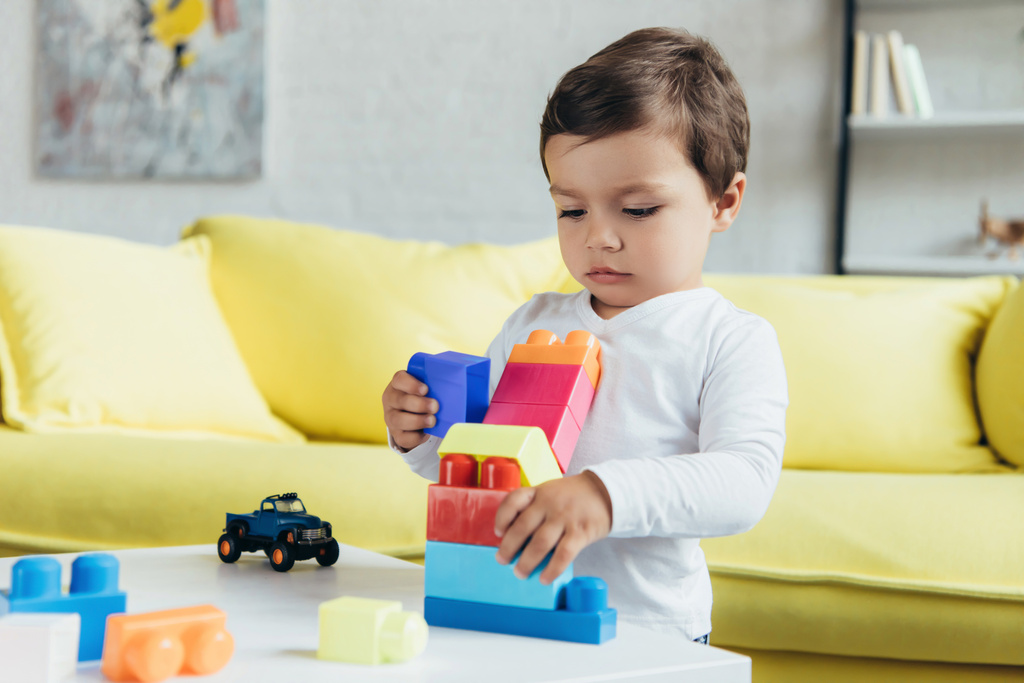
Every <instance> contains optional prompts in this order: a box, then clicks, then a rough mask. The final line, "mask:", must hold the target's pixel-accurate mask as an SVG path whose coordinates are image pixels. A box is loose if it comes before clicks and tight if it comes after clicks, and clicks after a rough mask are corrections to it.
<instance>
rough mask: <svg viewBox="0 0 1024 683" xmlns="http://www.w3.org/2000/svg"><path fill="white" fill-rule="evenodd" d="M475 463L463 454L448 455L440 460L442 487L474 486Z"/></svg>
mask: <svg viewBox="0 0 1024 683" xmlns="http://www.w3.org/2000/svg"><path fill="white" fill-rule="evenodd" d="M477 465H478V463H477V461H476V458H474V457H473V456H471V455H466V454H465V453H449V454H448V455H446V456H444V457H443V458H441V476H440V479H439V480H438V483H439V484H441V485H442V486H476V470H477Z"/></svg>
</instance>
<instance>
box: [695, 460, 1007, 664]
mask: <svg viewBox="0 0 1024 683" xmlns="http://www.w3.org/2000/svg"><path fill="white" fill-rule="evenodd" d="M701 546H702V547H703V548H704V552H705V555H706V556H707V559H708V566H709V567H710V569H711V577H712V584H713V587H714V593H715V603H714V611H713V615H712V623H713V624H714V631H713V635H712V640H713V641H714V642H715V643H716V644H718V645H722V646H725V647H729V646H737V647H749V648H757V649H763V650H792V651H797V652H818V653H827V654H837V655H847V656H865V657H881V658H897V659H916V660H926V661H944V662H968V663H970V662H975V663H987V664H1013V665H1022V664H1024V648H1022V647H1021V634H1022V633H1024V583H1022V582H1021V567H1024V475H1022V474H1019V473H1003V474H878V473H860V472H853V473H851V472H815V471H807V470H784V471H783V473H782V477H781V479H780V481H779V487H778V490H777V491H776V493H775V497H774V498H773V499H772V503H771V505H770V506H769V508H768V512H767V514H766V515H765V517H764V519H762V520H761V522H760V523H758V525H757V526H755V527H754V529H753V530H752V531H749V532H747V533H744V534H740V535H737V536H731V537H726V538H715V539H705V540H703V541H701Z"/></svg>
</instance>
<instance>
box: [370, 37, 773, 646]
mask: <svg viewBox="0 0 1024 683" xmlns="http://www.w3.org/2000/svg"><path fill="white" fill-rule="evenodd" d="M749 130H750V124H749V119H748V118H747V109H746V103H745V100H744V97H743V93H742V91H741V89H740V87H739V84H738V83H737V82H736V79H735V77H734V76H733V75H732V73H731V71H730V70H729V68H728V66H727V65H726V64H725V61H724V60H723V59H722V57H721V56H720V55H719V53H718V52H717V51H716V50H715V48H714V47H713V46H712V45H711V44H710V43H708V42H707V41H706V40H704V39H702V38H699V37H695V36H692V35H690V34H688V33H686V32H684V31H678V30H670V29H664V28H650V29H642V30H639V31H635V32H633V33H630V34H629V35H627V36H625V37H624V38H622V39H621V40H619V41H617V42H615V43H613V44H612V45H610V46H608V47H607V48H605V49H604V50H602V51H600V52H598V53H597V54H595V55H594V56H592V57H591V58H590V59H588V60H587V61H586V62H585V63H584V64H582V65H580V66H578V67H576V68H574V69H572V70H570V71H569V72H568V73H566V74H565V75H564V76H563V77H562V79H561V80H560V81H559V83H558V85H557V87H556V88H555V91H554V93H553V94H552V95H551V96H550V97H549V98H548V104H547V109H546V110H545V112H544V116H543V119H542V121H541V141H540V151H541V160H542V163H543V166H544V172H545V175H546V176H547V178H548V180H549V181H550V183H551V197H552V199H553V200H554V203H555V209H556V215H557V224H558V238H559V244H560V247H561V252H562V259H563V261H564V262H565V265H566V267H567V268H568V270H569V272H570V273H571V274H572V276H573V278H575V279H576V281H577V282H579V283H580V284H581V285H583V287H584V289H583V290H582V291H581V292H579V293H576V294H558V293H552V292H548V293H544V294H538V295H536V296H534V297H533V298H532V299H531V300H530V301H529V302H527V303H526V304H524V305H523V306H522V307H520V308H519V309H518V310H517V311H516V312H515V313H513V314H512V315H511V317H509V319H508V320H507V321H506V322H505V324H504V326H503V327H502V330H501V332H500V333H499V334H498V336H497V338H496V339H495V340H494V341H493V342H492V343H491V346H490V348H489V349H488V351H487V355H488V356H489V357H490V359H491V367H492V376H491V391H492V392H493V390H494V387H495V386H496V383H497V379H498V378H500V376H501V372H502V370H503V368H504V364H505V361H506V359H507V358H508V355H509V353H510V352H511V350H512V346H513V345H514V344H516V343H524V342H525V341H526V338H527V336H528V335H529V333H530V332H531V331H532V330H535V329H545V330H550V331H552V332H554V333H555V334H557V335H558V336H559V338H561V339H564V338H565V335H566V334H567V333H568V332H569V331H571V330H574V329H583V330H587V331H589V332H591V333H593V334H594V335H595V336H596V337H597V338H598V340H599V341H600V343H601V358H602V362H601V365H602V375H601V382H600V386H599V387H598V391H597V393H596V395H595V397H594V402H593V404H592V405H591V408H590V412H589V414H588V416H587V418H586V421H585V422H584V424H583V428H582V431H581V433H580V438H579V441H578V442H577V445H576V449H575V451H574V455H573V458H572V461H571V463H570V467H569V469H568V471H567V472H566V474H565V476H564V477H563V478H562V479H560V480H555V481H550V482H547V483H544V484H542V485H540V486H536V487H527V488H521V489H518V490H515V491H513V492H512V493H510V494H509V495H508V497H507V498H506V499H505V501H504V502H503V503H502V505H501V507H500V508H499V509H498V513H497V518H496V520H495V527H496V528H495V533H496V534H497V535H498V536H500V537H502V540H501V545H500V547H499V549H498V554H497V559H498V561H499V562H501V563H508V562H510V561H511V560H512V559H513V558H514V557H515V555H516V553H517V552H518V551H519V550H520V549H522V554H521V555H520V557H519V559H518V561H517V562H516V565H515V571H516V574H517V576H520V577H524V576H528V575H529V574H530V572H531V571H532V570H533V569H534V568H535V567H536V566H537V565H538V564H540V562H541V561H542V560H543V558H544V557H545V556H546V555H547V554H548V553H549V552H552V551H553V552H554V554H553V556H552V558H551V561H550V563H549V564H548V567H547V568H546V569H545V571H544V572H543V573H542V574H541V577H540V579H541V581H543V582H550V581H551V580H553V579H554V578H555V577H556V576H558V575H559V574H560V573H561V572H562V571H564V570H565V568H566V567H567V566H568V565H569V563H570V562H573V561H575V563H576V564H575V573H576V574H577V575H593V576H599V577H601V578H603V579H604V580H605V581H606V582H607V583H608V589H609V603H610V605H611V606H613V607H616V608H618V610H619V618H620V619H622V620H624V621H630V622H633V623H637V624H640V625H642V626H645V627H647V628H653V629H657V630H663V631H671V632H675V633H679V634H681V635H684V636H685V637H687V638H689V639H692V640H696V641H698V642H704V643H706V642H707V634H708V633H709V632H710V630H711V581H710V577H709V574H708V569H707V564H706V562H705V560H704V554H703V552H702V551H701V549H700V545H699V539H700V538H702V537H707V536H724V535H728V534H736V533H740V532H743V531H746V530H748V529H750V528H751V527H753V526H754V524H756V523H757V521H758V520H759V519H760V518H761V517H762V516H763V515H764V513H765V510H766V509H767V507H768V503H769V501H770V500H771V496H772V493H773V492H774V490H775V486H776V483H777V482H778V477H779V472H780V469H781V467H782V451H783V445H784V443H785V431H784V426H785V411H786V407H787V405H788V395H787V385H786V375H785V369H784V367H783V363H782V354H781V352H780V350H779V345H778V341H777V338H776V336H775V331H774V329H773V328H772V327H771V325H770V324H768V323H767V322H766V321H765V320H763V319H762V318H760V317H758V316H756V315H753V314H751V313H748V312H746V311H742V310H740V309H737V308H736V307H735V306H733V305H732V304H731V303H729V302H728V301H727V300H726V299H724V298H723V297H722V296H721V295H720V294H718V293H717V292H716V291H714V290H712V289H710V288H707V287H704V286H703V282H702V279H701V268H702V266H703V262H704V256H705V254H706V252H707V248H708V244H709V241H710V238H711V234H712V233H715V232H722V231H724V230H725V229H726V228H728V227H729V225H730V224H731V223H732V222H733V220H734V219H735V218H736V215H737V213H738V212H739V208H740V204H741V202H742V200H743V193H744V190H745V188H746V177H745V175H744V173H743V171H744V170H745V168H746V156H747V146H748V142H749ZM425 393H426V386H425V385H423V384H421V383H420V382H418V381H417V380H416V379H415V378H413V377H412V376H411V375H409V374H407V373H405V372H398V373H397V374H396V375H395V376H394V378H393V379H392V381H391V383H390V384H389V385H388V387H387V389H385V391H384V395H383V403H384V416H385V422H386V423H387V426H388V431H389V435H390V441H391V445H392V448H394V449H395V450H396V451H397V452H399V453H401V454H402V457H403V458H405V460H406V462H407V463H408V464H409V466H410V467H411V468H412V469H413V470H414V471H416V472H417V473H419V474H421V475H423V476H425V477H427V478H430V479H432V480H434V481H436V480H437V478H438V471H439V458H438V455H437V445H438V442H439V441H440V440H439V439H437V438H436V437H428V436H427V435H425V434H424V432H423V431H422V430H423V429H424V427H428V426H431V425H432V424H433V420H434V417H433V413H434V412H436V410H437V405H436V402H435V401H433V400H432V399H426V398H425V397H424V394H425ZM524 544H525V545H524Z"/></svg>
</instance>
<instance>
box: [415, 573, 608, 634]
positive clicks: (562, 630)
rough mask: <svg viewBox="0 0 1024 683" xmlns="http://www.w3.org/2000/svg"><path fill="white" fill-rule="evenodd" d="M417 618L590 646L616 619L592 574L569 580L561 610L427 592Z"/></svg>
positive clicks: (602, 585) (602, 587)
mask: <svg viewBox="0 0 1024 683" xmlns="http://www.w3.org/2000/svg"><path fill="white" fill-rule="evenodd" d="M423 616H424V618H425V619H426V620H427V624H429V625H430V626H444V627H447V628H461V629H468V630H471V631H488V632H490V633H505V634H508V635H513V636H532V637H534V638H548V639H551V640H567V641H570V642H574V643H593V644H594V645H600V644H601V643H603V642H605V641H606V640H611V639H612V638H614V637H615V624H616V621H617V619H616V611H615V610H614V609H611V608H609V607H608V586H607V584H605V582H604V581H602V580H601V579H598V578H596V577H593V576H580V577H577V578H575V579H573V580H572V581H570V582H569V585H568V586H566V607H565V609H560V610H545V609H529V608H525V607H510V606H508V605H494V604H489V603H484V602H464V601H461V600H447V599H445V598H435V597H431V596H429V595H428V596H427V597H426V598H425V599H424V601H423Z"/></svg>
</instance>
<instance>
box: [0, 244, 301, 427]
mask: <svg viewBox="0 0 1024 683" xmlns="http://www.w3.org/2000/svg"><path fill="white" fill-rule="evenodd" d="M209 251H210V243H209V241H208V240H206V239H205V238H197V239H192V240H187V241H185V242H182V243H181V244H179V245H176V246H175V247H173V248H170V249H168V248H163V247H156V246H150V245H143V244H136V243H132V242H127V241H124V240H119V239H115V238H112V237H100V236H96V235H84V234H78V233H71V232H62V231H58V230H50V229H45V228H26V227H11V226H0V392H2V401H0V406H2V410H3V414H4V417H5V419H6V421H7V423H8V424H10V425H12V426H16V427H19V428H21V429H24V430H26V431H32V432H67V431H75V432H108V433H110V432H115V433H147V432H159V433H160V435H162V436H167V435H172V434H178V435H185V436H193V435H194V436H199V435H202V436H210V435H214V434H216V435H222V436H226V437H245V438H256V439H264V440H275V441H294V440H301V439H302V436H301V435H300V434H298V433H296V432H295V431H294V430H293V429H291V428H289V427H288V426H287V425H284V424H283V423H281V422H280V421H279V420H277V419H276V418H274V417H273V416H272V415H271V414H270V411H269V409H268V408H267V405H266V402H265V401H264V400H263V398H262V397H261V396H260V394H259V392H258V391H257V390H256V387H255V386H254V384H253V382H252V378H251V377H250V376H249V373H248V370H247V369H246V367H245V364H244V363H243V361H242V359H241V357H240V356H239V354H238V349H237V347H236V346H235V344H234V341H233V340H232V338H231V333H230V331H229V330H228V328H227V326H226V325H225V324H224V320H223V318H222V317H221V315H220V311H219V310H218V308H217V302H216V300H215V299H214V298H213V294H212V291H211V289H210V284H209V275H208V272H209Z"/></svg>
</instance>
